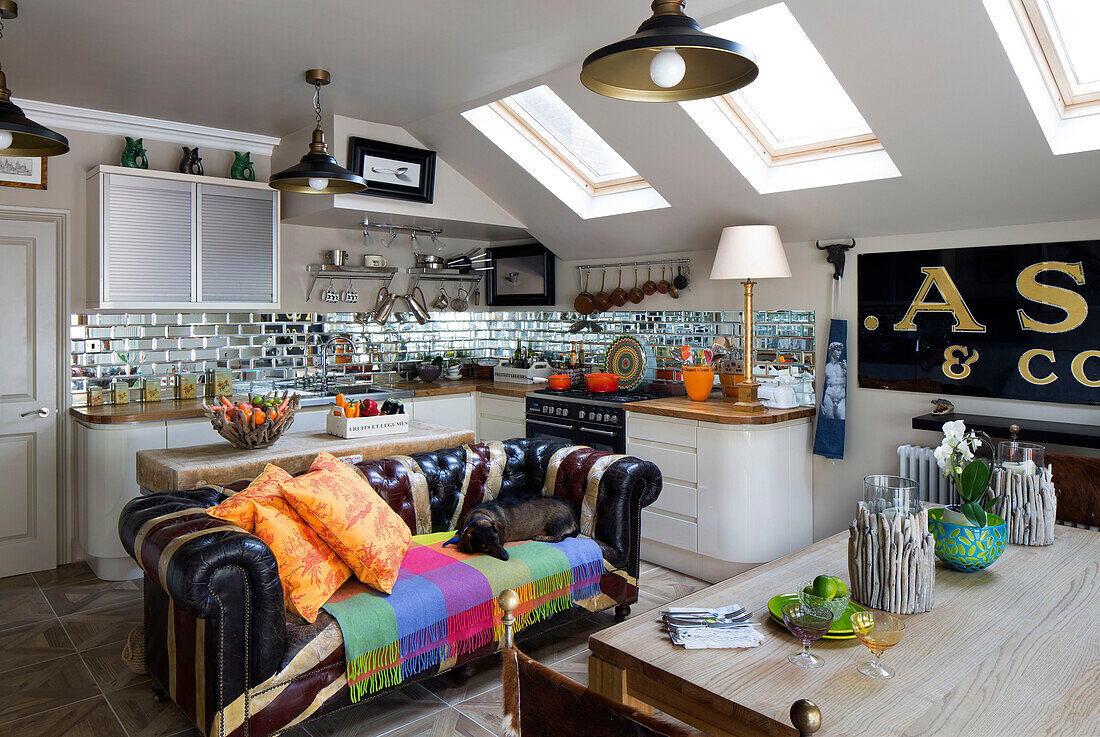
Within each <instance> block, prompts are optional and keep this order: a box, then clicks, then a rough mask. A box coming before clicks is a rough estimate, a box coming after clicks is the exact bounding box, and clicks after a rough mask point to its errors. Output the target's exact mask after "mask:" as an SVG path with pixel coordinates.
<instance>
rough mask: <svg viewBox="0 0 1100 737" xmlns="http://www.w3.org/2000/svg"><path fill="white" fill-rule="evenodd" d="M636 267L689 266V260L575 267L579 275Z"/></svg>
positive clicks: (679, 259) (663, 259)
mask: <svg viewBox="0 0 1100 737" xmlns="http://www.w3.org/2000/svg"><path fill="white" fill-rule="evenodd" d="M636 266H691V259H690V258H662V259H658V260H656V261H623V262H620V263H614V264H581V265H580V266H578V267H577V271H578V272H579V273H582V274H583V273H584V272H585V271H592V270H596V271H608V270H613V269H632V268H634V267H636Z"/></svg>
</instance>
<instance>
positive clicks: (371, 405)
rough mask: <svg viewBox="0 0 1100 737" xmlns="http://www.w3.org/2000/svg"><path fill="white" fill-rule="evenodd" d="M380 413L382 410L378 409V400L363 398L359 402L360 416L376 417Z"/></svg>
mask: <svg viewBox="0 0 1100 737" xmlns="http://www.w3.org/2000/svg"><path fill="white" fill-rule="evenodd" d="M380 414H382V411H381V410H380V409H378V402H376V401H374V400H373V399H364V400H363V401H362V402H361V403H360V408H359V416H360V417H377V416H378V415H380Z"/></svg>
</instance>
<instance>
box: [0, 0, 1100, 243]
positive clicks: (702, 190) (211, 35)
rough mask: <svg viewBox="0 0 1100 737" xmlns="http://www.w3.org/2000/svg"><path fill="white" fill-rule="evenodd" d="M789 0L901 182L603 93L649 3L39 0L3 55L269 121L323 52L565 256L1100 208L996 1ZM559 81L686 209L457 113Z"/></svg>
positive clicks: (51, 87) (291, 122)
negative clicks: (764, 167) (596, 87)
mask: <svg viewBox="0 0 1100 737" xmlns="http://www.w3.org/2000/svg"><path fill="white" fill-rule="evenodd" d="M787 2H788V5H789V6H790V8H791V10H792V11H793V12H794V14H795V16H796V17H797V18H798V20H799V22H800V23H801V24H802V26H803V27H804V28H805V30H806V32H807V33H808V35H809V36H810V38H811V39H812V40H813V42H814V43H815V45H816V46H817V48H818V49H819V50H820V51H821V53H822V55H823V56H824V57H825V59H826V61H827V62H828V63H829V65H830V67H831V68H832V69H833V71H834V73H835V74H836V76H837V77H838V79H839V80H840V81H841V83H842V84H843V85H844V87H845V89H846V90H847V91H848V93H849V95H850V96H851V97H852V99H853V100H854V101H855V103H856V105H857V106H858V107H859V109H860V111H861V112H862V113H863V115H864V117H865V118H866V119H867V121H868V123H869V124H870V125H871V127H872V128H873V129H874V130H875V132H876V134H877V135H878V137H879V139H880V140H881V141H882V142H883V144H884V145H885V147H886V149H887V151H888V152H889V153H890V155H891V157H892V158H893V160H894V162H895V163H896V164H897V166H898V167H899V169H900V170H901V172H902V176H901V177H900V178H895V179H887V180H881V181H875V182H867V183H858V184H850V185H842V186H836V187H826V188H820V189H813V190H803V191H796V192H785V193H777V194H770V195H759V194H757V193H756V191H755V190H753V189H752V187H751V186H749V185H748V183H747V182H746V181H745V180H744V179H743V178H742V177H741V175H740V174H739V173H738V172H737V170H736V169H735V168H734V167H733V166H732V165H731V164H729V162H728V161H727V160H726V159H725V158H724V157H723V156H722V155H721V154H720V153H719V152H718V150H717V149H716V148H715V147H714V145H713V144H712V143H711V142H710V141H709V140H708V139H707V138H706V137H705V136H704V135H703V134H702V132H701V131H700V130H699V129H698V128H696V127H695V125H694V124H693V123H692V122H691V120H690V119H689V118H688V117H687V115H686V114H685V113H684V112H683V110H681V108H680V107H679V106H678V105H647V104H642V103H628V102H621V101H616V100H610V99H607V98H603V97H600V96H598V95H595V94H593V93H591V92H588V91H587V90H585V89H584V88H583V87H581V85H580V83H579V82H578V80H577V74H578V71H579V67H580V62H581V60H582V59H583V57H584V56H585V54H587V53H588V52H589V51H591V50H593V49H595V48H596V47H598V46H600V45H602V44H604V43H607V42H609V41H611V40H615V39H618V38H620V37H622V36H625V35H627V34H628V33H630V32H631V31H632V30H633V28H634V27H636V26H637V24H638V23H639V22H640V21H641V20H643V19H644V18H645V17H646V15H647V10H648V2H646V1H645V0H629V1H628V0H614V1H613V2H608V1H604V0H601V1H600V2H591V0H555V2H546V1H543V0H476V2H475V1H474V0H463V1H462V2H458V1H457V0H402V1H399V2H393V1H392V0H391V1H390V2H385V3H383V2H379V1H378V0H313V1H312V2H310V3H308V4H303V3H300V2H290V1H289V0H234V1H233V2H224V0H193V1H192V2H191V3H188V4H185V5H181V4H178V3H169V2H143V3H133V2H128V1H127V0H100V1H99V2H96V3H88V2H83V1H81V0H26V2H24V3H23V4H22V5H21V7H20V18H19V19H18V20H16V21H12V22H10V23H8V24H7V27H6V28H5V33H4V39H3V40H2V41H0V59H2V60H3V63H4V69H5V71H6V72H7V74H8V80H9V84H10V86H11V87H12V89H13V90H14V94H15V95H16V96H17V97H26V98H30V99H35V100H43V101H48V102H56V103H62V104H69V105H76V106H81V107H90V108H98V109H104V110H112V111H118V112H125V113H131V114H136V115H144V116H149V117H156V118H164V119H169V120H180V121H185V122H191V123H199V124H204V125H211V126H217V127H225V128H232V129H237V130H246V131H251V132H255V133H264V134H271V135H283V134H286V133H289V132H291V131H295V130H298V129H299V128H301V127H302V125H303V123H304V122H307V121H308V119H309V115H310V111H309V89H308V88H307V87H306V86H305V84H304V83H303V82H302V81H301V73H302V71H303V70H304V69H305V68H307V67H313V66H324V67H326V68H328V69H331V70H332V71H333V74H334V81H335V84H334V85H333V86H332V87H330V88H328V89H327V90H326V92H325V93H324V101H325V104H326V109H327V111H328V112H330V113H337V114H340V115H345V116H349V117H354V118H360V119H363V120H372V121H378V122H383V123H389V124H396V125H402V126H404V127H406V128H407V129H408V130H409V131H410V132H411V133H412V134H413V135H415V136H416V137H417V138H418V139H420V140H421V141H422V142H423V143H424V144H425V145H427V146H430V147H432V148H435V149H437V150H438V151H439V152H440V155H441V156H442V157H443V158H444V159H445V160H446V161H447V162H448V163H449V164H451V165H452V166H454V167H455V168H456V169H458V170H459V171H460V172H461V173H462V174H463V175H464V176H466V177H467V178H468V179H469V180H470V181H471V182H473V183H474V184H475V185H476V186H478V187H479V188H481V189H482V190H483V191H484V192H485V193H486V194H488V195H489V196H490V197H492V198H493V199H494V200H495V201H497V202H498V203H500V205H501V206H503V207H504V208H505V209H506V210H508V211H509V212H510V213H512V214H513V215H514V216H515V217H516V218H517V219H519V220H520V221H521V222H523V223H524V224H525V225H526V226H527V228H528V229H529V230H530V232H531V233H532V234H533V235H535V236H536V237H538V238H539V239H541V240H542V241H543V242H545V243H546V244H547V245H548V246H550V247H551V248H552V249H553V250H554V251H556V252H557V253H558V255H559V256H561V257H563V258H580V257H602V256H608V257H620V256H627V255H633V254H645V253H658V252H667V251H679V250H693V249H699V248H713V247H714V244H715V243H716V240H717V236H718V231H719V229H720V228H721V227H723V226H725V225H731V224H740V223H753V222H766V223H774V224H776V225H778V226H779V228H780V232H781V233H782V235H783V237H784V238H785V239H787V240H809V239H815V238H833V237H845V236H849V235H854V236H869V235H886V234H895V233H920V232H932V231H943V230H950V229H962V228H978V227H986V226H997V225H1013V224H1019V223H1038V222H1050V221H1061V220H1078V219H1086V218H1093V217H1095V216H1096V205H1097V201H1098V200H1097V194H1096V193H1097V192H1100V152H1086V153H1079V154H1071V155H1065V156H1059V157H1054V156H1052V155H1051V153H1050V150H1049V148H1048V147H1047V144H1046V141H1045V139H1044V138H1043V135H1042V133H1041V132H1040V130H1039V127H1038V125H1037V124H1036V122H1035V119H1034V117H1033V116H1032V113H1031V110H1030V108H1029V107H1028V104H1027V102H1026V100H1025V99H1024V96H1023V93H1022V92H1021V90H1020V86H1019V84H1018V82H1017V80H1016V78H1015V76H1014V74H1013V72H1012V69H1011V68H1010V66H1009V64H1008V61H1007V59H1006V57H1005V54H1004V51H1003V49H1002V48H1001V46H1000V43H999V42H998V40H997V38H996V36H995V34H994V32H993V28H992V26H991V24H990V22H989V19H988V17H987V16H986V14H985V11H984V10H983V8H982V5H981V3H980V2H978V1H977V0H969V1H968V2H959V0H921V2H910V1H908V0H829V1H828V2H822V0H787ZM766 4H768V2H764V1H763V0H748V1H744V2H733V1H731V0H689V3H688V11H689V12H690V13H691V14H693V15H695V16H696V17H697V18H699V20H700V21H702V22H703V23H704V25H707V24H710V23H714V22H718V21H720V20H724V19H726V18H729V17H732V16H734V15H738V14H740V13H743V12H748V11H750V10H755V9H756V8H759V7H762V6H763V5H766ZM742 40H743V41H744V42H745V43H746V44H747V45H749V46H750V47H751V46H752V39H742ZM540 83H547V84H549V85H550V86H551V87H553V88H554V90H555V91H556V92H557V93H558V94H559V95H560V96H561V97H562V98H564V99H565V100H566V101H567V102H568V103H569V104H570V105H572V106H573V107H574V109H576V110H577V112H579V113H580V114H581V115H582V116H583V117H584V118H585V119H586V120H587V121H588V122H589V124H590V125H592V127H593V128H595V129H596V130H597V131H598V132H599V133H600V134H601V135H602V136H603V137H604V138H605V139H606V140H607V141H608V142H609V143H611V144H612V146H614V147H615V148H616V149H617V150H618V151H619V152H620V153H621V154H622V155H623V156H624V157H625V158H626V159H627V161H629V162H630V163H631V164H632V165H633V166H634V168H636V169H637V170H638V171H639V172H640V173H641V174H642V175H643V176H645V177H646V178H647V179H648V180H649V181H650V182H651V183H652V184H653V185H654V186H655V187H656V188H657V190H658V191H659V192H660V193H661V194H662V195H663V196H664V197H665V199H667V200H668V201H669V202H670V203H671V205H672V206H671V207H670V208H667V209H663V210H655V211H650V212H646V213H638V214H628V215H621V216H615V217H609V218H600V219H595V220H587V221H583V220H581V219H579V218H578V217H577V216H576V215H575V214H574V213H573V212H572V211H570V210H569V209H568V208H566V207H565V206H564V205H563V204H562V203H561V202H559V201H558V200H557V199H556V198H555V197H554V196H553V195H551V194H550V193H549V192H548V191H546V190H545V189H543V188H542V186H541V185H539V184H538V183H537V182H535V181H534V180H532V179H531V178H530V177H529V176H528V175H527V174H526V173H525V172H524V171H522V170H521V169H520V168H519V167H518V166H516V165H515V164H514V163H513V162H512V161H511V160H510V159H509V158H507V157H506V156H505V155H504V154H503V153H501V152H500V151H499V150H498V149H497V148H496V147H495V146H493V145H492V144H491V143H490V142H489V141H487V140H486V139H485V138H484V137H483V136H482V135H481V134H480V133H478V132H477V131H476V130H475V129H474V128H472V127H471V126H470V125H469V124H468V123H467V122H466V121H465V120H464V119H463V118H462V117H461V115H460V113H461V112H462V111H464V110H466V109H469V108H471V107H474V106H477V105H479V104H483V103H484V102H487V101H490V100H493V99H497V98H499V97H501V96H503V95H505V94H509V93H511V92H515V91H518V90H520V89H526V88H527V87H530V86H533V85H535V84H540ZM827 114H828V111H822V115H827Z"/></svg>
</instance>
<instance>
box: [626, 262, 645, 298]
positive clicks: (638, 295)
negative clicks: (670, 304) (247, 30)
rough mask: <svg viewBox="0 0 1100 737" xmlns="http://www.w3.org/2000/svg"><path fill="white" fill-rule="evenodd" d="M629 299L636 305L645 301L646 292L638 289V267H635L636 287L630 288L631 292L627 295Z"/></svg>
mask: <svg viewBox="0 0 1100 737" xmlns="http://www.w3.org/2000/svg"><path fill="white" fill-rule="evenodd" d="M626 296H627V298H629V299H630V301H631V302H632V303H634V304H638V303H640V302H641V301H642V300H643V299H645V292H643V291H642V290H641V289H639V288H638V267H637V266H635V267H634V286H633V287H631V288H630V291H629V292H627V294H626Z"/></svg>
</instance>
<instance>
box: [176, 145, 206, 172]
mask: <svg viewBox="0 0 1100 737" xmlns="http://www.w3.org/2000/svg"><path fill="white" fill-rule="evenodd" d="M182 148H183V158H181V159H180V167H179V168H180V174H194V175H196V176H200V177H201V176H202V159H201V158H199V149H198V147H197V146H196V147H195V148H187V146H183V147H182Z"/></svg>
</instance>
